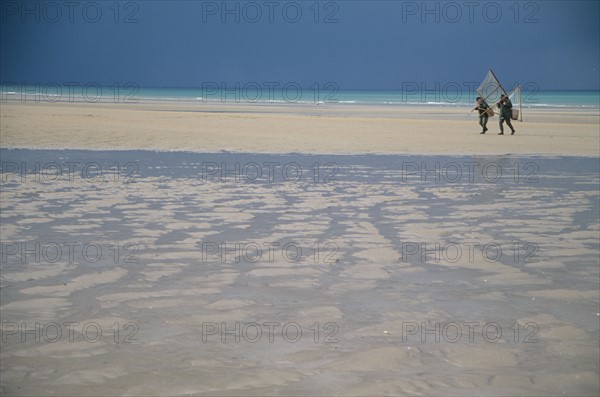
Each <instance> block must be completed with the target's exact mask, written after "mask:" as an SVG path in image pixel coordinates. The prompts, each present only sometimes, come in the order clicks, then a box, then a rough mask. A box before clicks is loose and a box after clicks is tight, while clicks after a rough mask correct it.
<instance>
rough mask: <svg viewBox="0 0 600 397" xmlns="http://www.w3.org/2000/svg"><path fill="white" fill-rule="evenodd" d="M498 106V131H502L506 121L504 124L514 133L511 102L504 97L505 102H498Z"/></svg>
mask: <svg viewBox="0 0 600 397" xmlns="http://www.w3.org/2000/svg"><path fill="white" fill-rule="evenodd" d="M498 108H499V109H500V133H501V134H503V133H504V125H503V124H504V122H505V121H506V125H507V126H508V127H509V128H510V130H511V131H512V132H513V133H514V132H515V129H514V128H513V126H512V123H511V121H510V120H511V119H512V102H511V101H510V99H508V98H506V101H505V102H499V103H498Z"/></svg>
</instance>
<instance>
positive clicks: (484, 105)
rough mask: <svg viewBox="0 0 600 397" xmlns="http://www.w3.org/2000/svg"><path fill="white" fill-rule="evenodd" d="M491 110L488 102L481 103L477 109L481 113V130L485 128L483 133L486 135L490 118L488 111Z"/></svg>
mask: <svg viewBox="0 0 600 397" xmlns="http://www.w3.org/2000/svg"><path fill="white" fill-rule="evenodd" d="M489 108H490V107H489V105H488V104H487V102H486V101H481V103H479V104H478V105H477V107H476V108H475V109H476V110H477V111H479V125H480V126H481V128H483V131H482V133H485V132H486V131H487V127H486V126H487V122H488V119H489V117H490V116H489V114H488V112H487V110H488V109H489Z"/></svg>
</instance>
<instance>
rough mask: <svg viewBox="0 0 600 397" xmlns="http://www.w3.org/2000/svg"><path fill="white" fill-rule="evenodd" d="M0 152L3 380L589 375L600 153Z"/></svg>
mask: <svg viewBox="0 0 600 397" xmlns="http://www.w3.org/2000/svg"><path fill="white" fill-rule="evenodd" d="M0 154H1V157H2V174H0V177H1V178H2V179H1V188H2V190H1V197H0V198H1V200H0V209H1V215H0V220H1V225H0V231H1V248H2V252H1V254H0V266H1V267H0V270H1V274H0V287H1V289H0V297H1V303H0V310H1V315H2V328H1V331H2V343H1V347H2V351H1V353H0V357H1V364H0V374H1V382H0V391H2V394H3V395H48V394H54V395H188V394H190V395H192V394H193V395H263V394H274V395H334V394H336V395H337V394H344V395H348V394H351V395H389V394H392V395H407V394H409V395H484V394H485V395H500V394H501V395H523V394H524V395H560V394H566V395H597V393H598V391H599V390H600V387H599V376H598V370H599V368H598V367H599V347H598V340H599V337H600V335H599V321H600V316H599V314H598V313H599V311H600V310H599V301H600V299H599V290H598V288H599V287H598V285H599V262H598V255H599V250H600V248H599V240H598V236H599V233H600V225H599V221H598V219H599V215H600V207H599V193H598V186H599V175H600V172H599V169H598V160H597V159H593V158H574V157H553V158H541V157H540V158H538V157H512V156H502V157H500V156H497V157H491V156H488V157H433V156H326V155H320V156H310V155H262V154H234V153H214V154H200V153H164V152H162V153H156V152H144V151H122V152H101V151H43V150H39V151H38V150H1V151H0ZM100 174H101V175H100ZM36 324H37V325H36ZM36 339H38V340H36Z"/></svg>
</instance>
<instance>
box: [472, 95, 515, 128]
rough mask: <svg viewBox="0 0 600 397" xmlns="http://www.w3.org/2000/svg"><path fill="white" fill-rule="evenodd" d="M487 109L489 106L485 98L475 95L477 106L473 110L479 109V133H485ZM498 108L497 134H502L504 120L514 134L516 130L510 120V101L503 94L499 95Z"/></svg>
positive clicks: (487, 116)
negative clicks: (498, 131)
mask: <svg viewBox="0 0 600 397" xmlns="http://www.w3.org/2000/svg"><path fill="white" fill-rule="evenodd" d="M489 109H490V107H489V105H488V104H487V102H486V101H485V99H483V98H482V97H477V106H476V107H475V109H473V110H478V111H479V125H480V126H481V128H482V131H481V132H480V134H485V132H486V131H487V130H488V128H487V122H488V118H489V117H490V116H489ZM498 109H499V116H500V133H499V134H498V135H504V122H506V125H507V126H509V127H510V130H511V135H514V134H515V132H516V131H515V129H514V128H513V126H512V123H511V121H510V120H511V118H512V102H511V101H510V99H509V98H508V97H507V96H506V95H504V94H502V95H501V96H500V100H499V101H498Z"/></svg>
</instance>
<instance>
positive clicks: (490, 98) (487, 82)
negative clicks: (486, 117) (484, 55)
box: [477, 70, 506, 106]
mask: <svg viewBox="0 0 600 397" xmlns="http://www.w3.org/2000/svg"><path fill="white" fill-rule="evenodd" d="M477 94H478V95H479V96H480V97H482V98H483V99H484V100H485V101H486V102H487V103H488V105H490V106H493V105H494V104H495V103H496V102H498V101H499V100H500V95H502V94H505V95H506V91H504V88H502V86H501V85H500V82H499V81H498V79H497V78H496V76H495V75H494V72H492V71H491V70H490V71H488V73H487V74H486V76H485V78H484V79H483V82H482V83H481V84H480V85H479V87H477Z"/></svg>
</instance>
